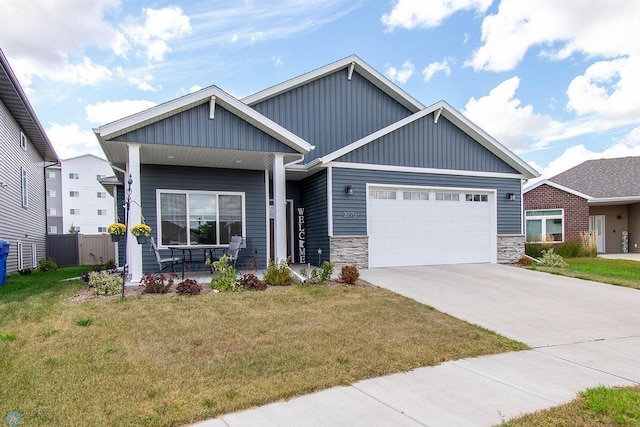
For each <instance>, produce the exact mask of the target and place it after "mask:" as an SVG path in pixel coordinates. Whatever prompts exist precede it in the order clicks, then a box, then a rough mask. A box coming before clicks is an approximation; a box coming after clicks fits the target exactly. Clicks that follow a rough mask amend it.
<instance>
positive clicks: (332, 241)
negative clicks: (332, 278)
mask: <svg viewBox="0 0 640 427" xmlns="http://www.w3.org/2000/svg"><path fill="white" fill-rule="evenodd" d="M329 246H330V253H329V257H330V259H331V262H332V263H333V265H334V266H335V271H340V269H341V268H342V266H344V265H355V266H356V267H358V268H369V237H367V236H331V237H330V238H329Z"/></svg>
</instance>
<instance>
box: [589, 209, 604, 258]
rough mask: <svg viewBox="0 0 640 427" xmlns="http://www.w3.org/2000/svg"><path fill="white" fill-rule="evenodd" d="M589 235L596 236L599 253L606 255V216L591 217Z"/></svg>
mask: <svg viewBox="0 0 640 427" xmlns="http://www.w3.org/2000/svg"><path fill="white" fill-rule="evenodd" d="M589 234H590V235H592V236H595V239H596V246H597V247H598V253H599V254H601V253H604V215H593V216H590V217H589Z"/></svg>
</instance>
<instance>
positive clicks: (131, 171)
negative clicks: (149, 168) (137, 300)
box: [124, 144, 153, 282]
mask: <svg viewBox="0 0 640 427" xmlns="http://www.w3.org/2000/svg"><path fill="white" fill-rule="evenodd" d="M127 147H128V150H129V163H128V164H127V172H128V173H127V176H125V177H124V185H125V198H126V191H127V187H128V185H127V180H128V179H129V175H131V179H133V184H132V185H131V208H130V210H129V229H131V227H133V226H134V225H137V224H140V223H141V222H142V212H141V209H140V206H141V205H142V201H141V197H140V184H141V183H140V144H127ZM152 232H153V231H152ZM142 248H143V246H142V245H139V244H138V241H137V240H136V239H135V237H134V235H133V234H131V233H127V260H128V265H129V267H128V271H129V274H130V275H131V281H132V282H140V279H141V278H142Z"/></svg>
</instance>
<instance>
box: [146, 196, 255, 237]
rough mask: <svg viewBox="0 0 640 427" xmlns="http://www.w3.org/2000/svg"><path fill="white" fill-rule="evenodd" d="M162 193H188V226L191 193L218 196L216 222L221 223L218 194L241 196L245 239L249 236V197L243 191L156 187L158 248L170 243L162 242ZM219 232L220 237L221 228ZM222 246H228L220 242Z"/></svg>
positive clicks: (186, 217)
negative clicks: (247, 204) (247, 206)
mask: <svg viewBox="0 0 640 427" xmlns="http://www.w3.org/2000/svg"><path fill="white" fill-rule="evenodd" d="M162 194H184V195H186V201H185V203H186V206H185V208H186V212H185V219H186V223H187V227H188V224H189V195H190V194H206V195H215V196H216V224H218V225H219V224H220V221H219V220H218V218H219V215H220V209H219V207H220V204H219V203H218V199H217V198H218V196H240V197H241V199H242V237H243V239H246V238H247V208H246V203H247V200H246V199H247V197H246V193H245V192H242V191H209V190H169V189H161V188H158V189H156V224H157V226H156V228H157V230H156V237H155V238H156V243H157V246H158V248H161V249H166V248H167V247H168V246H170V245H165V244H163V243H162V221H161V220H160V218H162V216H161V211H160V209H161V205H160V197H161V195H162ZM217 231H218V233H217V234H216V237H217V238H218V239H219V238H220V233H219V231H220V230H219V229H218V230H217ZM189 240H190V239H189V233H187V243H186V244H187V245H189ZM189 246H191V247H194V248H198V247H199V246H201V245H189ZM220 246H221V247H224V246H226V245H225V244H220Z"/></svg>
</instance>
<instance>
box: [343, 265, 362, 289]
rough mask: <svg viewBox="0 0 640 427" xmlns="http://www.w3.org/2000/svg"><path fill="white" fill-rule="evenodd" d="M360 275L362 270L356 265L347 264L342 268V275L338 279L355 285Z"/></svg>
mask: <svg viewBox="0 0 640 427" xmlns="http://www.w3.org/2000/svg"><path fill="white" fill-rule="evenodd" d="M359 277H360V272H359V271H358V267H356V266H355V265H345V266H344V267H342V270H340V276H338V280H340V281H341V282H342V283H346V284H347V285H353V284H354V283H356V281H357V280H358V278H359Z"/></svg>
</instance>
